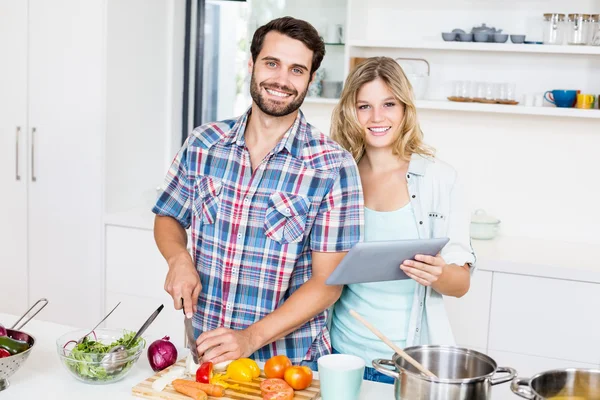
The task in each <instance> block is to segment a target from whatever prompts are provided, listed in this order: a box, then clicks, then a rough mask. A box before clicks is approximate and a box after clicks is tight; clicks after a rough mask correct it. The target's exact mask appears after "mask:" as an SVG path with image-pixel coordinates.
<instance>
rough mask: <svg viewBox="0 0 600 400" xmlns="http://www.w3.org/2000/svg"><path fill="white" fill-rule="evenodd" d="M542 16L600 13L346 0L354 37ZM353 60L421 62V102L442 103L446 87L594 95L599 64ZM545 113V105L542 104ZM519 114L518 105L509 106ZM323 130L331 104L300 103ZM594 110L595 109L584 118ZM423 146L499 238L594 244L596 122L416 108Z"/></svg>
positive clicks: (509, 4) (516, 5)
mask: <svg viewBox="0 0 600 400" xmlns="http://www.w3.org/2000/svg"><path fill="white" fill-rule="evenodd" d="M547 12H563V13H574V12H596V13H597V12H600V3H599V2H597V1H593V0H575V1H570V2H564V1H559V0H551V1H542V0H528V1H517V0H507V1H499V0H457V1H453V2H451V3H449V2H446V1H442V0H428V1H423V2H417V3H415V2H412V1H408V0H373V1H370V2H369V3H368V4H367V3H365V2H359V1H356V0H350V28H351V29H350V31H349V32H348V34H349V35H350V37H351V40H373V41H384V42H390V41H398V42H400V43H406V42H411V41H412V42H419V41H423V40H425V41H427V40H441V38H440V32H442V31H451V30H452V29H453V28H462V29H464V30H466V31H468V30H470V28H471V27H472V26H475V25H480V24H481V23H483V22H485V23H487V24H488V25H489V26H495V27H497V28H502V29H505V30H506V31H508V33H517V32H518V33H521V32H525V33H527V34H531V33H532V32H534V31H535V30H536V29H538V31H539V27H540V25H539V23H540V21H541V20H542V14H543V13H547ZM349 54H350V55H351V56H363V57H365V56H377V55H387V56H391V57H423V58H425V59H427V60H428V61H429V63H430V64H431V77H430V81H429V88H428V92H427V96H426V98H427V99H438V100H442V99H445V98H446V97H447V96H449V95H450V91H451V86H452V85H451V83H452V81H453V80H473V81H485V82H514V83H516V90H517V100H520V99H521V98H522V96H523V95H525V94H535V93H543V92H544V91H546V90H551V89H580V90H582V92H584V93H595V94H600V79H598V76H600V57H598V56H583V55H548V54H546V55H541V54H529V53H494V52H486V53H484V52H459V51H440V50H418V49H415V50H393V49H381V48H379V49H373V48H366V49H365V48H351V49H350V50H349ZM546 106H549V105H548V104H546ZM515 107H518V106H515ZM302 109H303V110H304V112H305V114H306V116H307V118H308V120H309V122H311V123H313V124H314V125H316V126H317V127H318V128H320V129H321V130H322V131H324V132H328V131H329V125H330V118H331V111H332V109H333V106H332V105H323V104H305V105H304V106H303V108H302ZM590 112H598V111H590ZM419 118H420V120H421V124H422V128H423V131H424V133H425V139H426V141H427V142H428V143H429V144H431V145H433V146H434V147H436V148H437V150H438V155H439V157H440V158H442V159H444V160H445V161H447V162H449V163H451V164H452V165H454V166H455V167H456V168H457V170H458V171H459V173H460V175H461V177H462V178H463V180H464V182H465V184H466V185H467V189H468V194H469V197H468V201H469V206H470V208H471V209H472V210H475V209H476V208H484V209H485V210H486V211H488V212H489V213H491V214H493V215H495V216H497V217H498V218H500V219H501V220H502V226H501V232H502V234H503V235H508V236H517V237H532V238H540V239H556V240H565V241H581V242H589V243H600V233H599V231H598V226H600V213H597V212H596V211H595V210H596V208H597V205H598V204H600V185H599V184H598V183H597V182H598V178H597V173H598V171H600V159H599V158H598V157H597V152H598V150H599V149H600V120H597V119H581V118H579V119H578V118H559V117H542V116H526V115H511V114H487V113H472V112H460V111H437V110H420V112H419Z"/></svg>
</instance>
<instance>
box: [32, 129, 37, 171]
mask: <svg viewBox="0 0 600 400" xmlns="http://www.w3.org/2000/svg"><path fill="white" fill-rule="evenodd" d="M36 131H37V129H36V128H31V181H32V182H35V181H37V178H36V177H35V132H36Z"/></svg>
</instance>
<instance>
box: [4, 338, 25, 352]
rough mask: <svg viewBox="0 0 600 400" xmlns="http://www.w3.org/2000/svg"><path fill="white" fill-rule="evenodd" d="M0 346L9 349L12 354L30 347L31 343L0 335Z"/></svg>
mask: <svg viewBox="0 0 600 400" xmlns="http://www.w3.org/2000/svg"><path fill="white" fill-rule="evenodd" d="M0 348H2V349H4V350H7V351H8V352H9V353H10V354H11V355H15V354H18V353H22V352H24V351H25V350H27V349H28V348H29V343H27V342H23V341H22V340H16V339H13V338H9V337H8V336H0Z"/></svg>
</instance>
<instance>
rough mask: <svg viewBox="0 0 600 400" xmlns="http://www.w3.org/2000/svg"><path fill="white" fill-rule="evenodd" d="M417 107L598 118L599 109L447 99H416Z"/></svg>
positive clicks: (599, 115)
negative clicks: (461, 101) (465, 101)
mask: <svg viewBox="0 0 600 400" xmlns="http://www.w3.org/2000/svg"><path fill="white" fill-rule="evenodd" d="M416 106H417V109H425V110H448V111H466V112H488V113H495V114H520V115H542V116H549V117H572V118H591V119H600V110H583V109H578V108H556V107H525V106H520V105H516V106H509V105H502V104H483V103H460V102H454V101H447V100H417V102H416Z"/></svg>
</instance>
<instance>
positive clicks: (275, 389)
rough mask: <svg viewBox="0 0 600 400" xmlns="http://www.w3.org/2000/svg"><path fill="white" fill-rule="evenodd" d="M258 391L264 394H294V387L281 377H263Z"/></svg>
mask: <svg viewBox="0 0 600 400" xmlns="http://www.w3.org/2000/svg"><path fill="white" fill-rule="evenodd" d="M260 393H261V394H262V395H263V396H265V395H267V394H270V393H291V394H292V397H293V396H294V389H292V388H291V387H290V385H288V384H287V383H285V381H284V380H283V379H279V378H271V379H265V380H264V381H262V382H261V383H260Z"/></svg>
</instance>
